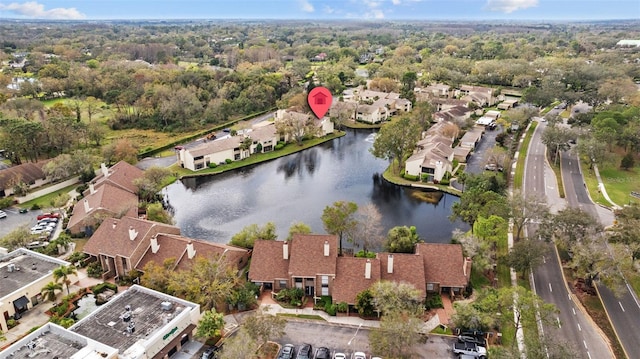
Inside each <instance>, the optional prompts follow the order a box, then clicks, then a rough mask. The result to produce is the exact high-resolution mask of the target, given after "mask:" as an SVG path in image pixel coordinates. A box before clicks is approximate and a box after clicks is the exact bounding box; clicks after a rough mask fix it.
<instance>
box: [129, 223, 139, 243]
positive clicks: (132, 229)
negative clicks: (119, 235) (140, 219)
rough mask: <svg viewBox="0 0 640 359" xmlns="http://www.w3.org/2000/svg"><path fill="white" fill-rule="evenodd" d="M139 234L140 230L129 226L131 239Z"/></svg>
mask: <svg viewBox="0 0 640 359" xmlns="http://www.w3.org/2000/svg"><path fill="white" fill-rule="evenodd" d="M137 236H138V232H136V230H135V229H134V228H133V227H131V226H129V239H130V240H132V241H133V240H135V239H136V237H137Z"/></svg>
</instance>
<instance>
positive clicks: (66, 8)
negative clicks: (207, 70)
mask: <svg viewBox="0 0 640 359" xmlns="http://www.w3.org/2000/svg"><path fill="white" fill-rule="evenodd" d="M2 19H55V20H114V19H127V20H130V19H296V20H305V19H309V20H343V19H355V20H376V19H377V20H493V19H497V20H613V19H640V0H40V1H24V2H22V1H15V2H11V1H4V0H0V21H1V20H2Z"/></svg>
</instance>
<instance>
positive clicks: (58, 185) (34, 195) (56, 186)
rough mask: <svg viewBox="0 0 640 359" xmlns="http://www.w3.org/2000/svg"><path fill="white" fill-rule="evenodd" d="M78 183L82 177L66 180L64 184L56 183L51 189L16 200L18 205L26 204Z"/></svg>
mask: <svg viewBox="0 0 640 359" xmlns="http://www.w3.org/2000/svg"><path fill="white" fill-rule="evenodd" d="M76 183H80V177H76V178H72V179H69V180H66V181H63V182H60V183H56V184H54V185H51V186H49V187H46V188H43V189H41V190H37V191H33V192H31V193H29V194H27V195H26V196H24V197H16V200H17V201H18V203H24V202H27V201H30V200H32V199H34V198H38V197H42V196H44V195H47V194H49V193H53V192H55V191H57V190H60V189H63V188H65V187H68V186H71V185H74V184H76Z"/></svg>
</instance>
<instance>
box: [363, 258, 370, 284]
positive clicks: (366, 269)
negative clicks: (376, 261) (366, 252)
mask: <svg viewBox="0 0 640 359" xmlns="http://www.w3.org/2000/svg"><path fill="white" fill-rule="evenodd" d="M364 278H365V279H371V259H367V263H365V265H364Z"/></svg>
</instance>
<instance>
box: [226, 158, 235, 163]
mask: <svg viewBox="0 0 640 359" xmlns="http://www.w3.org/2000/svg"><path fill="white" fill-rule="evenodd" d="M231 162H233V161H232V160H231V159H230V158H227V159H226V160H224V163H226V164H229V163H231Z"/></svg>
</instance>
